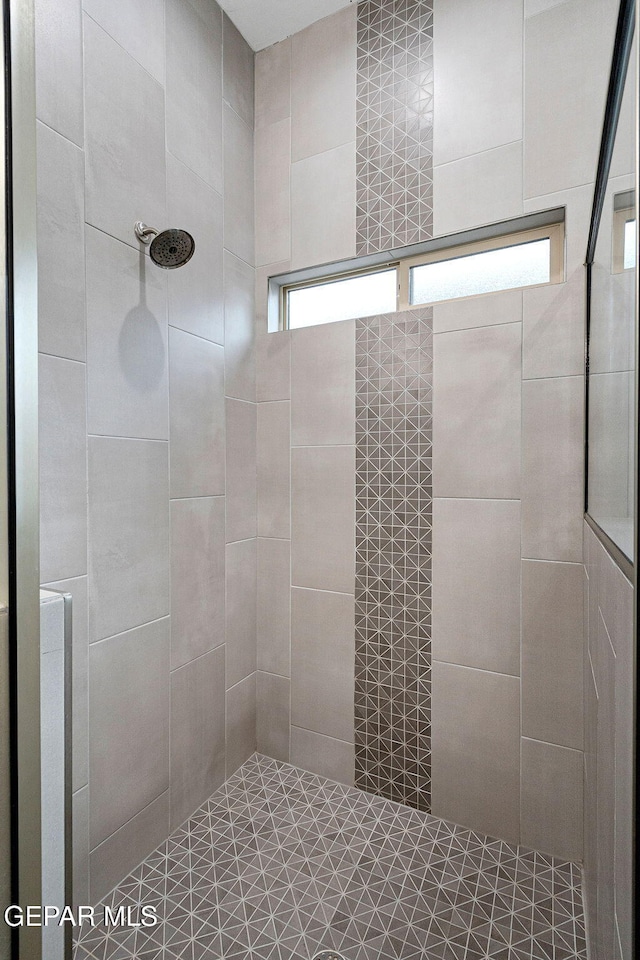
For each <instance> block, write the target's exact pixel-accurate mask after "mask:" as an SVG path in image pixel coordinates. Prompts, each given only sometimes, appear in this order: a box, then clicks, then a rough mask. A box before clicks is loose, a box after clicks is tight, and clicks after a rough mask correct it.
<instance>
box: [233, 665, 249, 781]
mask: <svg viewBox="0 0 640 960" xmlns="http://www.w3.org/2000/svg"><path fill="white" fill-rule="evenodd" d="M226 703H227V778H229V777H230V776H231V775H232V774H233V773H235V772H236V770H237V769H238V767H240V766H242V764H243V763H244V762H245V760H247V759H248V758H249V757H250V756H251V754H252V753H254V752H255V749H256V675H255V673H252V674H251V676H249V677H245V679H244V680H241V681H240V683H236V685H235V687H231V689H230V690H227V697H226Z"/></svg>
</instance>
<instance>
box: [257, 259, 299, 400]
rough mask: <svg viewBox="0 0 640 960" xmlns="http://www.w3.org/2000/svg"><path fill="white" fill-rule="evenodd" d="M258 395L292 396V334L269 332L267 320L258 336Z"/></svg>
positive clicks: (264, 397) (259, 396) (277, 397)
mask: <svg viewBox="0 0 640 960" xmlns="http://www.w3.org/2000/svg"><path fill="white" fill-rule="evenodd" d="M256 272H257V271H256ZM276 272H277V271H274V274H275V273H276ZM265 286H266V280H265ZM260 323H261V321H260V319H259V320H258V324H260ZM256 397H257V399H258V401H268V400H289V399H290V397H291V335H290V333H289V331H288V330H280V331H278V332H277V333H267V332H266V320H265V325H264V327H263V328H262V329H260V326H258V332H257V336H256Z"/></svg>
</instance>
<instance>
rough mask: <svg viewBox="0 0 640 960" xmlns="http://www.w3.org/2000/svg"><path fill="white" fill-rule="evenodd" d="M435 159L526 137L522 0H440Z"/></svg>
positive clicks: (437, 4)
mask: <svg viewBox="0 0 640 960" xmlns="http://www.w3.org/2000/svg"><path fill="white" fill-rule="evenodd" d="M433 15H434V26H433V31H434V36H435V37H436V56H437V61H436V63H437V67H436V71H435V90H434V100H435V103H436V104H437V110H436V111H435V114H434V162H435V163H436V164H441V163H449V162H450V161H451V160H458V159H460V157H468V156H470V155H471V154H474V153H480V151H482V150H490V149H491V148H492V147H498V146H500V145H502V144H507V143H512V142H513V141H514V140H520V139H521V138H522V71H523V62H522V60H523V57H522V5H521V4H520V3H513V2H512V0H486V2H484V3H482V4H473V5H463V4H455V3H454V4H452V3H448V2H447V0H435V3H434V11H433Z"/></svg>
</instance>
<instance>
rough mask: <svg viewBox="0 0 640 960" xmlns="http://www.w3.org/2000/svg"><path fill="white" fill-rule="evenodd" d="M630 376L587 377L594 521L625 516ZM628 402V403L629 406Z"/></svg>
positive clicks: (590, 508) (627, 493)
mask: <svg viewBox="0 0 640 960" xmlns="http://www.w3.org/2000/svg"><path fill="white" fill-rule="evenodd" d="M634 381H635V375H634V374H633V373H598V374H596V373H591V375H590V377H589V399H590V411H591V413H590V418H589V420H590V422H589V510H590V512H591V514H592V516H595V517H607V516H614V517H616V516H617V517H625V516H628V512H627V503H628V497H629V485H630V483H629V481H630V479H631V487H632V488H633V477H631V478H629V467H628V461H629V450H630V449H633V447H634V446H635V442H634V440H633V439H631V443H630V445H629V440H630V423H629V420H630V419H631V421H632V422H633V419H634V397H633V383H634ZM630 398H631V402H630Z"/></svg>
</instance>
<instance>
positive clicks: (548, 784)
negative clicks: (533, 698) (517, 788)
mask: <svg viewBox="0 0 640 960" xmlns="http://www.w3.org/2000/svg"><path fill="white" fill-rule="evenodd" d="M582 766H583V760H582V751H580V750H569V749H567V747H559V746H557V745H556V744H555V743H541V742H540V741H538V740H528V739H526V738H524V737H523V739H522V781H521V801H520V811H521V836H520V840H521V842H522V843H523V844H524V846H525V847H532V848H533V849H534V850H541V851H542V852H544V853H548V854H551V856H552V857H559V858H560V859H562V860H581V859H582Z"/></svg>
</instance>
